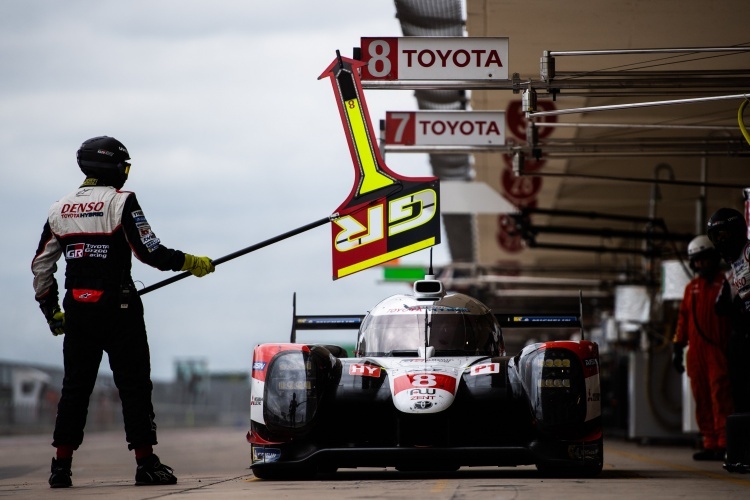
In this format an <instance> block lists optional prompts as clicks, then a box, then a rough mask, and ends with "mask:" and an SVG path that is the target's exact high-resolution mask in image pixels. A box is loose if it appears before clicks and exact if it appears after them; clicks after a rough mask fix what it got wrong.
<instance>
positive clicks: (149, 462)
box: [135, 455, 177, 486]
mask: <svg viewBox="0 0 750 500" xmlns="http://www.w3.org/2000/svg"><path fill="white" fill-rule="evenodd" d="M137 462H138V467H137V468H136V469H135V485H136V486H148V485H153V484H175V483H177V478H176V477H175V476H174V474H173V473H174V471H173V470H172V468H171V467H169V466H168V465H164V464H163V463H161V462H160V461H159V457H157V456H156V455H150V456H148V457H146V458H142V459H140V460H138V461H137Z"/></svg>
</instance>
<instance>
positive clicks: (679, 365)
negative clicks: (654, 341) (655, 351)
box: [672, 344, 685, 373]
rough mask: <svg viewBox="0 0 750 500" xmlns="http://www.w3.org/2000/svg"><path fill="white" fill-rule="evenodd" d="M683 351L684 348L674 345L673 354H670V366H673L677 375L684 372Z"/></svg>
mask: <svg viewBox="0 0 750 500" xmlns="http://www.w3.org/2000/svg"><path fill="white" fill-rule="evenodd" d="M684 350H685V346H681V345H679V344H674V352H673V353H672V366H674V369H675V370H677V373H682V372H684V371H685V362H684V361H683V359H684V358H683V355H682V353H683V351H684Z"/></svg>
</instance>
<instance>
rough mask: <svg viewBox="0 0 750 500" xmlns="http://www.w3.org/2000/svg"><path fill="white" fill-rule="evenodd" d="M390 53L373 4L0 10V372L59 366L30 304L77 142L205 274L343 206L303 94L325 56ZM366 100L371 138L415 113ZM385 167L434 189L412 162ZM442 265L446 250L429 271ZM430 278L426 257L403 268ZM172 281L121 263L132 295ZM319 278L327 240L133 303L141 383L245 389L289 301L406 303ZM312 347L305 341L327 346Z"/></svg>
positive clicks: (397, 159) (346, 308)
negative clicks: (197, 375)
mask: <svg viewBox="0 0 750 500" xmlns="http://www.w3.org/2000/svg"><path fill="white" fill-rule="evenodd" d="M401 35H402V32H401V28H400V25H399V23H398V20H397V19H396V18H395V7H394V5H393V3H392V2H390V1H386V0H382V1H378V2H351V1H347V0H319V1H316V2H310V1H305V0H298V1H276V2H237V1H235V0H224V1H221V0H213V1H210V2H208V1H186V0H179V1H178V0H169V1H167V0H159V1H154V0H149V1H140V0H130V1H128V2H121V1H111V0H100V1H97V2H91V1H71V0H68V1H65V2H60V1H55V0H24V1H5V2H0V60H1V61H2V69H0V71H1V72H2V73H1V74H2V76H1V78H0V168H2V176H3V177H2V182H1V183H0V190H2V196H1V197H0V199H1V200H2V202H1V203H2V208H3V212H4V214H5V215H4V216H3V218H2V232H3V235H4V238H3V239H4V241H5V243H4V244H3V245H2V250H1V251H0V252H1V253H0V255H1V256H2V266H0V273H1V274H0V275H1V276H2V278H1V279H2V296H1V298H2V300H0V308H1V309H0V311H2V315H1V316H0V317H1V318H2V321H1V322H0V324H2V333H1V334H0V361H14V362H30V363H36V364H43V365H50V366H62V338H61V337H53V336H52V335H51V334H50V332H49V330H48V328H47V324H46V322H45V320H44V317H43V316H42V314H41V312H40V311H39V308H38V306H37V303H36V301H35V300H34V291H33V288H32V274H31V270H30V264H31V260H32V258H33V256H34V251H35V250H36V247H37V244H38V242H39V236H40V233H41V230H42V226H43V224H44V222H45V219H46V216H47V210H48V208H49V206H50V205H51V204H52V203H53V202H54V201H55V200H57V199H58V198H59V197H62V196H63V195H64V194H66V193H68V192H69V191H72V190H73V189H75V188H76V187H78V185H79V184H80V183H81V181H82V180H83V174H82V173H81V171H80V170H79V169H78V166H77V164H76V161H75V153H76V150H77V149H78V147H79V146H80V144H81V143H82V142H83V141H84V140H86V139H88V138H90V137H94V136H98V135H110V136H113V137H115V138H117V139H118V140H120V141H121V142H122V143H124V144H125V146H126V147H127V148H128V150H129V151H130V155H131V158H132V165H133V166H132V168H131V172H130V178H129V180H128V182H127V184H126V185H125V189H127V190H131V191H134V192H135V193H136V194H137V195H138V199H139V201H140V203H141V205H142V207H143V209H144V212H145V214H146V216H147V217H148V220H149V222H150V223H151V225H152V227H153V229H154V231H155V233H156V235H157V236H158V237H159V238H160V239H161V240H162V243H163V244H164V245H166V246H168V247H170V248H176V249H180V250H183V251H185V252H188V253H193V254H197V255H208V256H210V257H212V258H218V257H221V256H224V255H227V254H230V253H232V252H235V251H237V250H239V249H242V248H245V247H247V246H250V245H253V244H255V243H258V242H260V241H263V240H266V239H268V238H271V237H273V236H276V235H279V234H281V233H284V232H287V231H290V230H292V229H295V228H298V227H300V226H303V225H305V224H308V223H310V222H314V221H316V220H318V219H321V218H323V217H326V216H328V215H330V214H331V213H333V212H334V211H335V209H336V208H337V207H338V206H339V204H340V203H341V202H343V201H344V199H345V198H346V197H347V195H348V194H349V191H350V189H351V185H352V181H353V178H354V167H353V166H352V162H351V158H350V156H349V151H348V148H347V145H346V140H345V137H344V132H343V127H342V124H341V120H340V118H339V113H338V109H337V105H336V101H335V98H334V94H333V91H332V89H331V85H330V83H329V81H328V80H320V81H319V80H317V77H318V76H319V75H320V74H321V73H322V72H323V70H325V68H326V67H327V66H328V64H330V62H331V61H332V60H333V59H334V58H335V56H336V49H339V50H340V51H341V53H342V55H344V56H347V57H351V55H352V47H355V46H359V44H360V37H364V36H401ZM365 98H366V100H367V104H368V107H369V109H370V115H371V118H372V121H373V123H374V124H375V125H376V127H377V123H378V121H379V120H380V119H383V118H385V112H386V110H388V111H398V110H413V109H416V101H415V99H414V96H413V92H412V91H408V90H407V91H402V90H398V91H397V90H366V91H365ZM386 163H387V165H388V166H389V168H391V169H392V170H394V171H396V172H398V173H400V174H403V175H407V176H423V175H429V174H430V168H429V164H428V160H427V157H426V155H416V154H400V155H397V154H391V155H389V156H388V157H387V158H386ZM447 260H448V251H447V243H443V244H442V245H440V246H438V247H436V248H435V252H434V262H435V264H436V265H437V264H442V263H445V262H447ZM428 262H429V251H428V250H423V251H421V252H418V253H416V254H412V255H411V256H408V257H405V258H403V259H402V263H406V264H417V265H424V266H427V264H428ZM59 265H60V268H61V270H60V272H58V274H57V277H58V281H59V282H60V284H61V286H62V284H63V283H64V280H63V279H62V270H63V269H64V262H63V260H62V259H61V261H60V263H59ZM171 274H172V273H169V272H167V273H161V272H159V271H157V270H155V269H152V268H149V267H148V266H146V265H144V264H142V263H141V262H139V261H138V260H137V259H135V258H134V259H133V278H134V279H135V280H136V282H140V283H142V284H143V285H144V286H146V285H150V284H153V283H156V282H158V281H161V280H163V279H166V278H168V277H169V276H170V275H171ZM331 274H332V270H331V248H330V227H329V225H326V226H322V227H319V228H317V229H313V230H311V231H308V232H306V233H304V234H302V235H299V236H295V237H293V238H291V239H288V240H285V241H283V242H280V243H277V244H274V245H272V246H270V247H267V248H264V249H261V250H258V251H256V252H253V253H250V254H248V255H246V256H244V257H241V258H238V259H235V260H232V261H230V262H227V263H225V264H222V265H220V266H218V267H217V270H216V272H215V273H214V274H212V275H209V276H207V277H205V278H201V279H198V278H193V277H190V278H188V279H185V280H182V281H180V282H178V283H175V284H172V285H170V286H168V287H165V288H162V289H160V290H156V291H154V292H151V293H149V294H146V295H144V296H143V301H144V305H145V309H146V325H147V328H148V333H149V339H150V344H151V361H152V372H153V378H154V379H155V380H169V379H171V378H173V376H174V362H175V360H176V359H185V358H203V359H206V360H207V361H208V365H209V369H210V370H211V371H214V372H216V371H236V370H239V371H247V370H249V367H250V363H251V359H252V350H253V347H254V346H255V345H256V344H258V343H261V342H268V341H287V340H288V338H289V331H290V327H291V314H292V294H293V293H294V292H297V308H298V312H299V313H301V314H350V313H351V314H364V313H365V312H366V311H367V310H368V309H370V308H371V307H373V306H374V305H375V304H376V303H377V302H378V301H380V300H381V299H383V298H385V297H386V296H388V295H391V294H393V293H401V292H404V291H408V287H407V286H406V285H404V284H393V283H391V284H383V283H380V281H381V280H382V269H379V268H376V269H372V270H367V271H363V272H360V273H357V274H355V275H352V276H350V277H346V278H342V279H340V280H337V281H333V280H332V279H331ZM139 286H140V285H139ZM313 335H314V334H313V333H310V332H308V333H301V334H300V340H301V341H304V340H305V339H309V340H326V339H319V338H313ZM354 336H355V333H354V332H351V333H344V334H342V333H337V334H331V338H330V339H327V340H330V341H331V342H343V341H344V340H347V339H349V340H351V341H352V342H353V339H354ZM102 370H108V365H107V361H106V356H105V360H104V361H103V362H102Z"/></svg>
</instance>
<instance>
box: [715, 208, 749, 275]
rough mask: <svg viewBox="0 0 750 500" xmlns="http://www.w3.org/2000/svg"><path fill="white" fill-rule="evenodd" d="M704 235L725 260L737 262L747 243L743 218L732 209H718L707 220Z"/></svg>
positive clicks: (745, 224)
mask: <svg viewBox="0 0 750 500" xmlns="http://www.w3.org/2000/svg"><path fill="white" fill-rule="evenodd" d="M706 234H708V238H709V239H710V240H711V243H713V244H714V247H715V248H716V250H718V251H719V253H720V254H721V256H722V257H724V259H725V260H727V261H729V262H732V261H734V260H737V258H738V257H739V256H740V255H741V253H742V249H743V248H745V244H746V243H747V223H746V222H745V217H743V215H742V214H741V213H740V212H738V211H737V210H735V209H733V208H720V209H718V210H717V211H716V212H714V214H713V215H712V216H711V218H710V219H708V224H707V230H706Z"/></svg>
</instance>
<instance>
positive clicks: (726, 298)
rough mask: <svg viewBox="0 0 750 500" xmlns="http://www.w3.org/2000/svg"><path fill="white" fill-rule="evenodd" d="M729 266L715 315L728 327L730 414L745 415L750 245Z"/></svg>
mask: <svg viewBox="0 0 750 500" xmlns="http://www.w3.org/2000/svg"><path fill="white" fill-rule="evenodd" d="M729 264H730V265H731V266H732V270H731V273H730V276H729V277H728V279H727V280H726V281H725V282H724V287H723V288H722V290H721V293H720V295H719V297H718V298H717V302H716V311H717V313H719V314H725V315H727V316H729V317H730V321H731V324H732V332H731V334H730V336H729V349H728V351H727V364H728V366H729V384H730V386H731V389H732V398H733V400H734V411H735V412H736V413H749V412H750V383H749V382H748V376H747V360H748V358H749V357H750V242H748V243H747V244H746V245H745V247H744V248H743V250H742V252H741V253H740V255H739V256H738V257H737V258H736V259H735V260H734V261H733V262H730V263H729ZM730 282H731V283H730Z"/></svg>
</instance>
